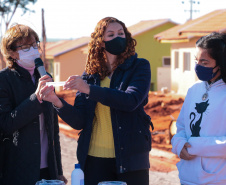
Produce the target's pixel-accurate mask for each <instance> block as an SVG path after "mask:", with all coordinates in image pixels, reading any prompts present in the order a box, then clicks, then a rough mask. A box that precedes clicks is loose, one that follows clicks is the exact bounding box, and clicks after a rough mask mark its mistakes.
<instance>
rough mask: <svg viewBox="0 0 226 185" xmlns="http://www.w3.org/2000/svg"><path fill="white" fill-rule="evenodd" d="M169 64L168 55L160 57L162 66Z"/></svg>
mask: <svg viewBox="0 0 226 185" xmlns="http://www.w3.org/2000/svg"><path fill="white" fill-rule="evenodd" d="M170 65H171V58H170V57H162V66H163V67H170Z"/></svg>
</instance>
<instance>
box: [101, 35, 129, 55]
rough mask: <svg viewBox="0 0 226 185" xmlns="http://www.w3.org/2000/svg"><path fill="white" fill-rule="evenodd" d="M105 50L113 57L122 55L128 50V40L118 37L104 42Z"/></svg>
mask: <svg viewBox="0 0 226 185" xmlns="http://www.w3.org/2000/svg"><path fill="white" fill-rule="evenodd" d="M104 43H105V50H106V51H108V52H109V53H111V54H112V55H120V54H121V53H123V52H124V51H125V49H126V39H125V38H122V37H116V38H114V39H112V40H109V41H104Z"/></svg>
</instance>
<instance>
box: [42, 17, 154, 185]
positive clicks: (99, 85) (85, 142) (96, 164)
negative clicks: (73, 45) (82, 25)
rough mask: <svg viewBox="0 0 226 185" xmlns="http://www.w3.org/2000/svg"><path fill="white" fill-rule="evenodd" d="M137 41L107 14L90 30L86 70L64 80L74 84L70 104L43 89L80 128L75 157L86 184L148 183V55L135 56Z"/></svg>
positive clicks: (68, 85) (68, 86) (63, 115)
mask: <svg viewBox="0 0 226 185" xmlns="http://www.w3.org/2000/svg"><path fill="white" fill-rule="evenodd" d="M135 45H136V41H135V40H134V39H133V38H132V37H131V34H130V32H129V31H128V30H127V28H126V26H125V24H124V23H123V22H121V21H119V20H117V19H115V18H113V17H106V18H104V19H102V20H100V21H99V22H98V24H97V26H96V28H95V31H94V32H93V33H92V34H91V40H90V43H89V53H88V59H87V63H86V67H85V72H84V74H83V75H82V76H81V77H80V76H77V75H74V76H70V77H69V78H68V80H67V82H66V84H65V86H64V89H77V90H78V92H77V94H76V99H75V103H74V106H71V105H69V104H68V103H67V102H65V101H64V100H63V99H59V98H58V97H57V96H56V95H55V93H54V91H53V90H54V88H53V87H47V86H46V87H44V88H43V89H42V93H41V96H42V98H43V99H44V100H46V101H50V102H52V103H53V104H54V105H55V108H56V110H57V112H58V114H59V116H60V117H61V118H62V119H63V120H64V121H65V122H66V123H68V124H69V125H70V126H72V127H73V128H75V129H78V130H80V129H82V132H81V135H80V138H79V140H78V149H77V158H78V161H79V163H80V165H81V167H82V169H83V170H84V174H85V185H97V184H98V182H101V181H125V182H126V183H127V185H149V167H150V165H149V151H150V150H151V134H150V130H149V127H150V125H152V124H151V120H150V117H149V116H148V115H147V114H146V113H145V112H144V108H143V107H144V105H145V104H146V103H147V101H148V92H149V89H150V81H151V71H150V64H149V62H148V61H147V60H145V59H141V58H137V54H136V53H135Z"/></svg>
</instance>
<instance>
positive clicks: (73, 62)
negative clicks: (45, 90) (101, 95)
mask: <svg viewBox="0 0 226 185" xmlns="http://www.w3.org/2000/svg"><path fill="white" fill-rule="evenodd" d="M84 47H85V46H84ZM84 47H80V48H77V49H74V50H71V51H69V52H66V53H64V54H61V55H59V56H56V57H55V58H54V81H56V82H59V81H66V80H67V79H68V77H69V76H71V75H82V73H83V72H84V70H85V64H86V58H87V54H84V53H83V52H82V49H84ZM55 89H56V91H59V90H61V89H62V88H59V87H58V88H55Z"/></svg>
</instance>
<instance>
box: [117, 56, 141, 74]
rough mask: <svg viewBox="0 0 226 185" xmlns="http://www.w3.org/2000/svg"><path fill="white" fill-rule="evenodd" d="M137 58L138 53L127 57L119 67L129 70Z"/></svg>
mask: <svg viewBox="0 0 226 185" xmlns="http://www.w3.org/2000/svg"><path fill="white" fill-rule="evenodd" d="M136 59H137V53H135V55H133V56H131V57H129V58H127V59H126V60H125V61H124V62H123V63H122V64H120V65H119V66H118V67H119V68H121V69H122V70H127V69H128V68H130V67H131V66H132V64H133V62H134V61H135V60H136Z"/></svg>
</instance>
